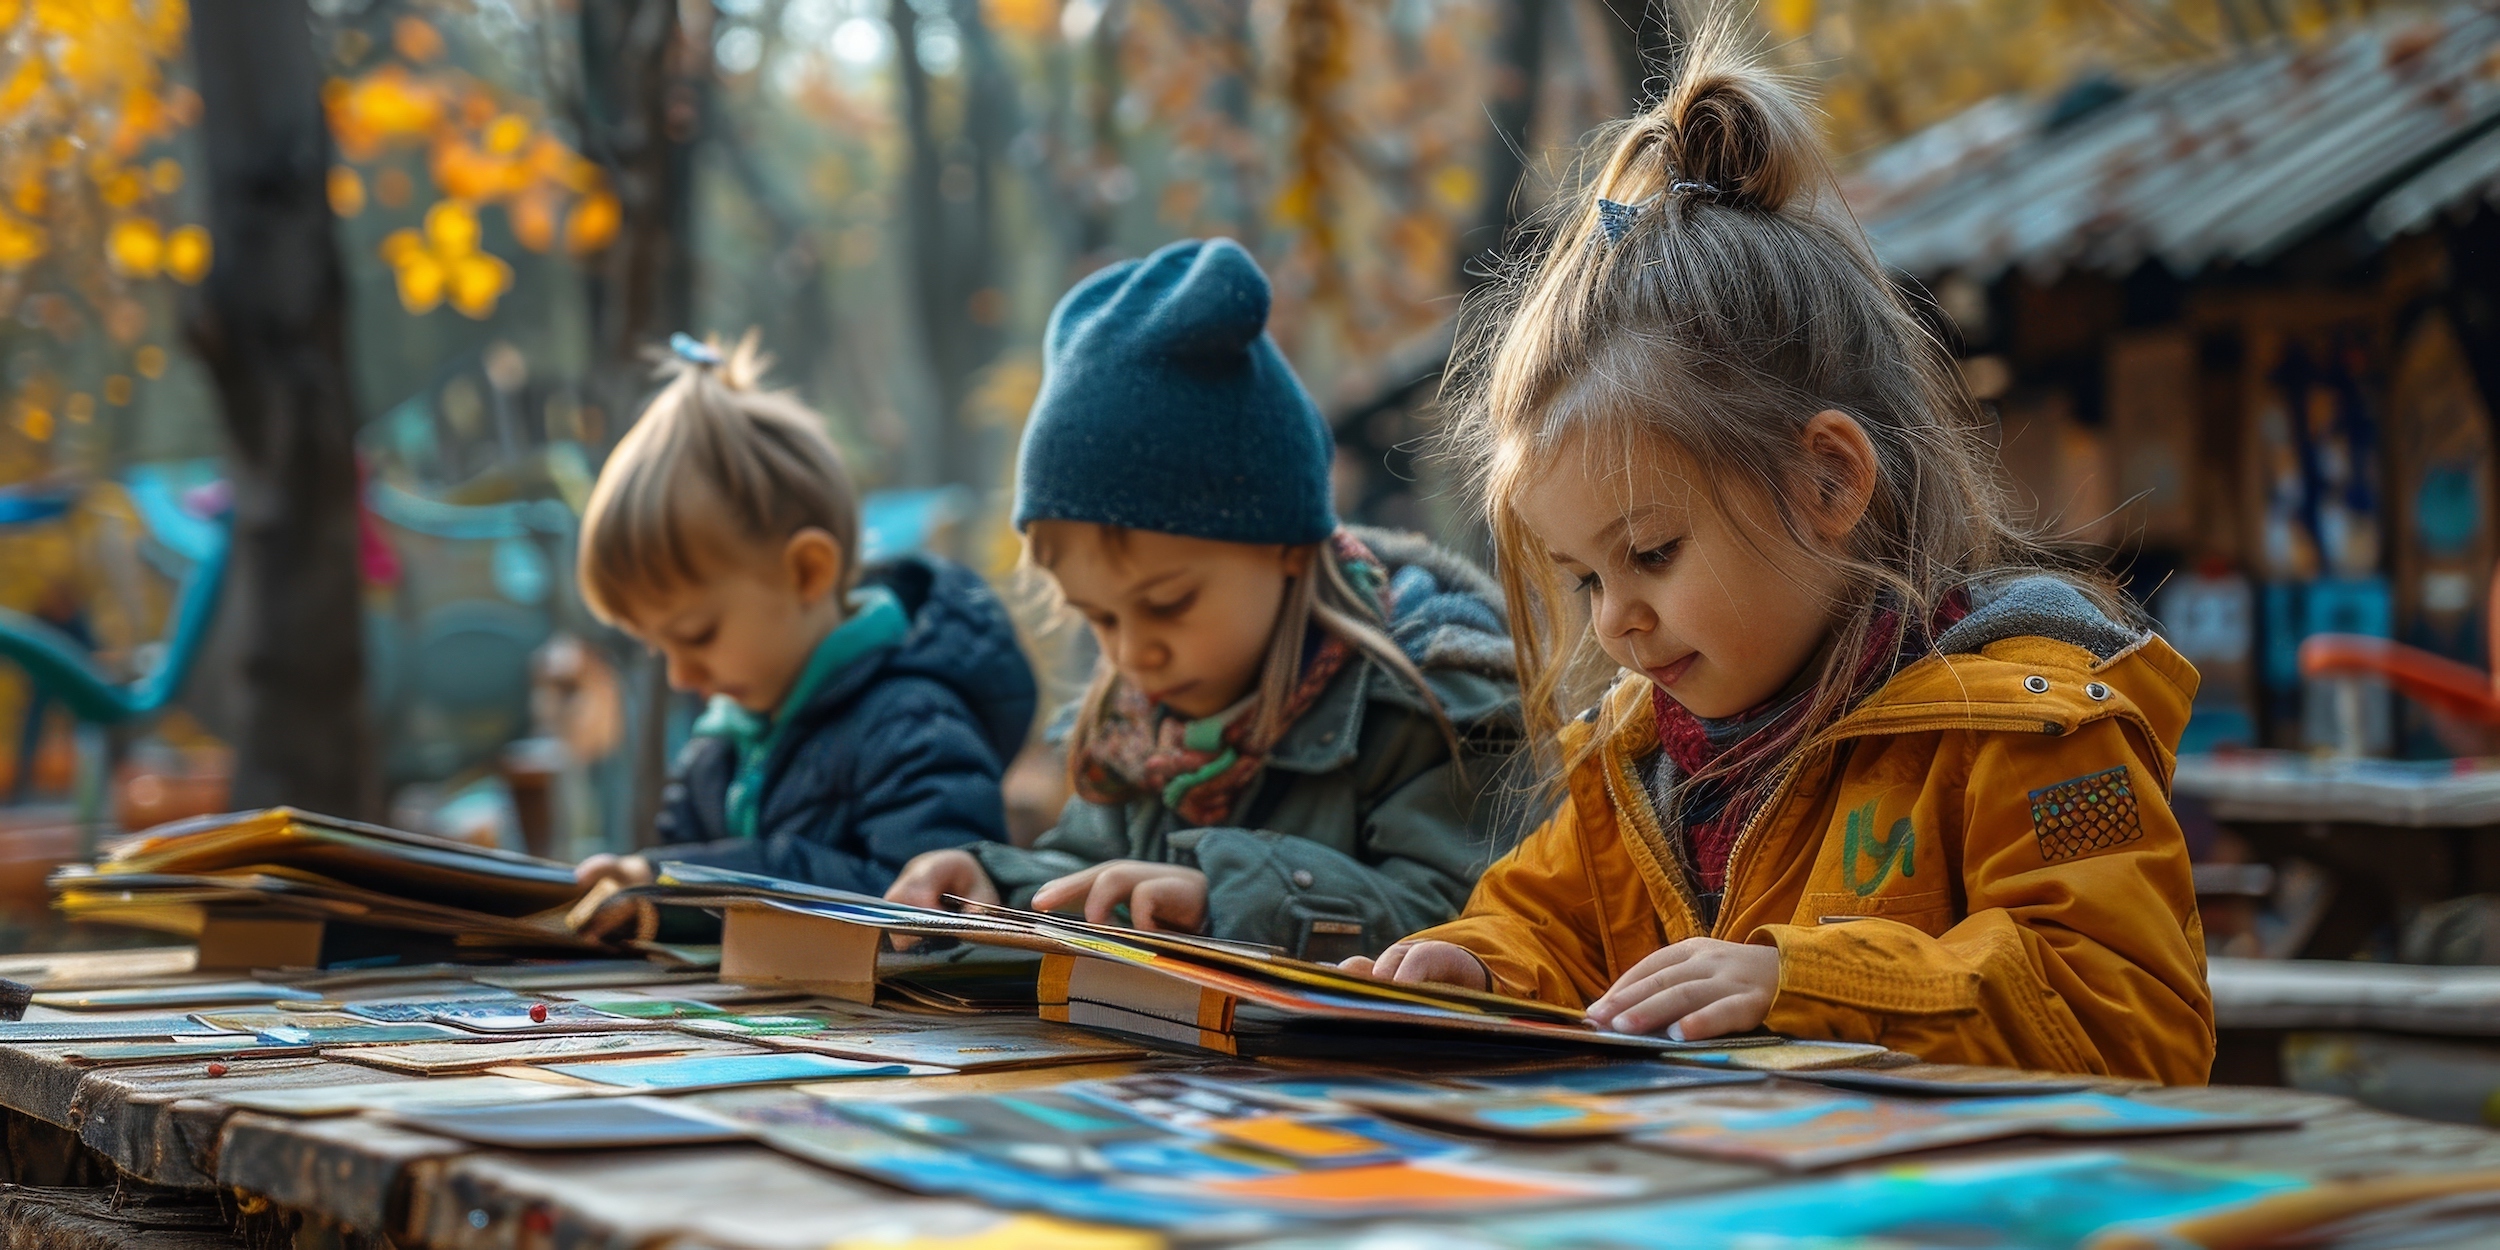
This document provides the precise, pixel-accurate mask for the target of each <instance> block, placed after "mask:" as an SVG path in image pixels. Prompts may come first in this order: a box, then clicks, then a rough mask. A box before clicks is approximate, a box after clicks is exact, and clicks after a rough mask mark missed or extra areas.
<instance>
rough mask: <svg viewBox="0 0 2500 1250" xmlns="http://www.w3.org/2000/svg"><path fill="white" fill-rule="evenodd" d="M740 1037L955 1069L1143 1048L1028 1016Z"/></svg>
mask: <svg viewBox="0 0 2500 1250" xmlns="http://www.w3.org/2000/svg"><path fill="white" fill-rule="evenodd" d="M746 1036H751V1037H753V1038H754V1039H755V1040H757V1041H758V1042H760V1043H762V1044H764V1045H767V1046H774V1047H779V1048H785V1049H790V1050H807V1051H816V1052H821V1053H823V1054H828V1055H840V1056H842V1057H844V1058H848V1059H870V1060H882V1061H885V1062H890V1063H916V1064H933V1065H936V1066H938V1067H944V1068H953V1069H955V1070H956V1071H959V1072H986V1071H995V1070H1000V1069H1007V1068H1041V1067H1052V1066H1057V1065H1061V1064H1073V1063H1101V1062H1106V1061H1109V1060H1116V1059H1136V1058H1139V1057H1142V1056H1143V1055H1144V1054H1145V1053H1146V1052H1145V1051H1144V1050H1142V1049H1140V1048H1138V1047H1136V1046H1133V1045H1129V1044H1128V1043H1125V1042H1121V1041H1117V1040H1115V1039H1111V1038H1106V1037H1100V1036H1097V1035H1094V1034H1089V1033H1083V1032H1080V1031H1078V1030H1074V1029H1055V1028H1051V1027H1049V1026H1047V1025H1042V1024H1039V1023H1037V1022H1035V1021H1031V1020H1019V1021H1016V1022H1014V1023H1011V1024H1000V1025H976V1026H972V1027H967V1028H948V1029H920V1030H914V1031H911V1032H904V1033H885V1032H862V1031H855V1030H850V1029H840V1030H832V1031H825V1032H810V1033H790V1034H774V1033H754V1034H747V1035H746Z"/></svg>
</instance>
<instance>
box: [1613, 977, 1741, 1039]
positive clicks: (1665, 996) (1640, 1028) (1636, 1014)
mask: <svg viewBox="0 0 2500 1250" xmlns="http://www.w3.org/2000/svg"><path fill="white" fill-rule="evenodd" d="M1729 988H1730V987H1729V986H1727V985H1725V984H1723V983H1721V982H1718V981H1715V980H1710V979H1707V978H1704V979H1698V980H1690V981H1683V982H1679V983H1671V984H1667V985H1663V986H1661V987H1660V988H1659V989H1658V990H1657V991H1655V992H1654V993H1651V994H1648V995H1646V996H1644V997H1642V998H1641V999H1640V1000H1639V1001H1637V1002H1634V1003H1632V1004H1631V1005H1629V1006H1626V1007H1624V1008H1622V1009H1621V1010H1619V1011H1616V1012H1614V1013H1613V1014H1612V1015H1611V1016H1607V1015H1601V1014H1600V1013H1599V1012H1598V1010H1597V1009H1596V1008H1595V1007H1594V1006H1592V1007H1591V1008H1590V1009H1589V1015H1590V1017H1591V1018H1593V1019H1596V1020H1598V1021H1599V1022H1600V1023H1603V1024H1604V1025H1605V1026H1606V1027H1607V1028H1610V1029H1613V1030H1614V1031H1615V1032H1617V1033H1655V1032H1657V1031H1659V1030H1660V1029H1663V1028H1665V1027H1667V1026H1668V1025H1670V1024H1673V1023H1675V1022H1676V1021H1678V1020H1681V1019H1683V1018H1684V1017H1686V1016H1689V1015H1691V1014H1693V1013H1694V1012H1696V1011H1699V1010H1701V1009H1702V1008H1703V1007H1705V1006H1708V1005H1709V1004H1711V1003H1713V1002H1716V1001H1718V1000H1719V999H1721V998H1723V997H1725V996H1726V995H1727V993H1728V991H1729Z"/></svg>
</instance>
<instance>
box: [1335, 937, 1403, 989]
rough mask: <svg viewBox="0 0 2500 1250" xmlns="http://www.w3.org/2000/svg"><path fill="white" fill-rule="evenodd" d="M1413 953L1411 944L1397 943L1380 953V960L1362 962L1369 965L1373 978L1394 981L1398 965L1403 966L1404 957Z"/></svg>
mask: <svg viewBox="0 0 2500 1250" xmlns="http://www.w3.org/2000/svg"><path fill="white" fill-rule="evenodd" d="M1414 951H1415V944H1414V943H1413V942H1399V943H1396V944H1395V945H1392V946H1391V947H1390V948H1389V949H1387V950H1385V951H1382V952H1380V958H1379V960H1378V961H1377V962H1375V961H1373V960H1369V959H1366V960H1364V961H1363V962H1364V963H1366V964H1369V965H1371V967H1370V972H1371V974H1372V975H1373V976H1376V977H1378V978H1380V979H1381V980H1383V981H1394V980H1396V979H1397V977H1398V967H1399V965H1401V964H1404V963H1405V962H1406V957H1407V956H1408V955H1411V954H1413V953H1414ZM1349 962H1350V961H1349Z"/></svg>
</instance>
